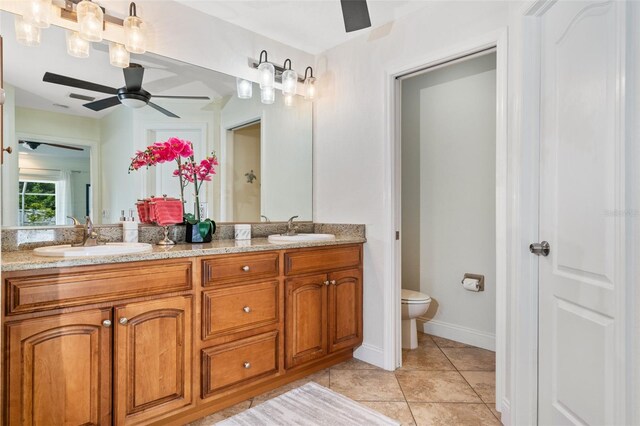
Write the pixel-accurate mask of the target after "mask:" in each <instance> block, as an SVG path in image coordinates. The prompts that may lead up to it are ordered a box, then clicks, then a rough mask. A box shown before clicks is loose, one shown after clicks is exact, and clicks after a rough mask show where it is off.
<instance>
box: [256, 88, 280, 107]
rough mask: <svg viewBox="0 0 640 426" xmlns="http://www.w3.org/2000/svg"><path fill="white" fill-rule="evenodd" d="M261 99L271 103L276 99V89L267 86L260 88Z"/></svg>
mask: <svg viewBox="0 0 640 426" xmlns="http://www.w3.org/2000/svg"><path fill="white" fill-rule="evenodd" d="M260 100H261V101H262V103H263V104H267V105H271V104H272V103H274V102H275V101H276V89H274V88H273V87H265V88H264V89H261V90H260Z"/></svg>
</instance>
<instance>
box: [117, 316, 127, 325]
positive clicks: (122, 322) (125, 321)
mask: <svg viewBox="0 0 640 426" xmlns="http://www.w3.org/2000/svg"><path fill="white" fill-rule="evenodd" d="M118 322H119V323H120V324H122V325H127V323H128V322H129V320H128V319H127V317H122V318H120V320H119V321H118Z"/></svg>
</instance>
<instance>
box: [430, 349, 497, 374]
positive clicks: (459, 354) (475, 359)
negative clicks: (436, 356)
mask: <svg viewBox="0 0 640 426" xmlns="http://www.w3.org/2000/svg"><path fill="white" fill-rule="evenodd" d="M442 352H444V354H445V355H446V356H447V358H449V361H451V362H452V363H453V365H454V366H455V367H456V368H457V369H458V370H469V371H494V370H495V369H496V353H495V352H491V351H488V350H486V349H480V348H442Z"/></svg>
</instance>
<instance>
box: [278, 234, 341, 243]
mask: <svg viewBox="0 0 640 426" xmlns="http://www.w3.org/2000/svg"><path fill="white" fill-rule="evenodd" d="M268 240H269V242H270V243H304V242H314V241H335V240H336V236H335V235H333V234H296V235H281V234H276V235H269V238H268Z"/></svg>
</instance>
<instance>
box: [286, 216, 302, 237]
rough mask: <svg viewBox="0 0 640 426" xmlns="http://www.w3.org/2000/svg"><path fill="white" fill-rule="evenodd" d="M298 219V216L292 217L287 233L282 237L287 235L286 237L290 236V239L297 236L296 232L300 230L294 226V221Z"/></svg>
mask: <svg viewBox="0 0 640 426" xmlns="http://www.w3.org/2000/svg"><path fill="white" fill-rule="evenodd" d="M297 217H298V216H292V217H291V218H290V219H289V220H288V221H287V232H285V233H284V234H282V235H286V236H289V237H290V236H292V235H296V234H297V232H296V231H297V230H298V227H297V226H295V225H294V224H293V219H295V218H297Z"/></svg>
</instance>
